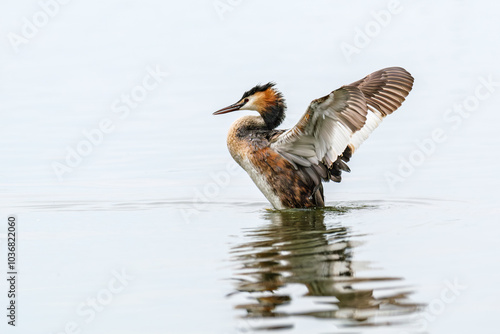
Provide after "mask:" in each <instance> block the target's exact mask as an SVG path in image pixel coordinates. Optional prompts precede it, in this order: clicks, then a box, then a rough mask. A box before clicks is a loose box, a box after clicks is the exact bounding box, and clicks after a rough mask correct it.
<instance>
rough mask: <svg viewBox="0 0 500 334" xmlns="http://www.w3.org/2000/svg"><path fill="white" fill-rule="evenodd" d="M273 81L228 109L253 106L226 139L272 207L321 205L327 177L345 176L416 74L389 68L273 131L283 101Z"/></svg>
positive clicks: (281, 114)
mask: <svg viewBox="0 0 500 334" xmlns="http://www.w3.org/2000/svg"><path fill="white" fill-rule="evenodd" d="M274 85H275V84H274V83H268V84H265V85H258V86H255V87H254V88H252V89H250V90H249V91H248V92H245V94H243V97H242V98H241V99H240V100H239V101H238V102H236V103H235V104H232V105H230V106H228V107H226V108H223V109H220V110H218V111H216V112H214V115H221V114H225V113H228V112H232V111H236V110H255V111H257V112H258V113H259V114H260V116H243V117H241V118H239V119H237V120H236V121H235V122H234V123H233V125H231V128H230V129H229V133H228V136H227V145H228V148H229V152H230V153H231V156H232V157H233V159H234V160H236V162H237V163H238V164H239V165H240V166H241V167H242V168H243V169H244V170H245V171H246V172H247V173H248V174H249V175H250V177H251V178H252V180H253V181H254V182H255V184H256V185H257V187H259V189H260V191H262V193H263V194H264V195H265V196H266V198H267V199H268V200H269V202H271V204H272V205H273V206H274V208H275V209H278V210H281V209H287V208H309V207H323V206H325V200H324V195H323V185H322V181H326V182H328V181H330V180H332V181H334V182H340V181H341V173H342V171H345V172H350V169H349V167H348V166H347V165H346V162H348V161H349V159H350V158H351V156H352V154H353V153H354V151H355V150H356V149H357V148H358V147H359V146H360V145H361V143H362V142H363V141H364V140H365V139H366V138H368V136H369V135H370V134H371V133H372V131H373V130H375V128H376V127H377V126H378V125H379V124H380V123H381V122H382V120H383V119H384V117H385V116H387V115H389V114H391V113H392V112H393V111H395V110H396V109H397V108H399V107H400V106H401V104H402V103H403V101H404V100H405V97H406V96H407V95H408V93H409V92H410V90H411V88H412V86H413V77H412V76H411V74H410V73H408V72H407V71H406V70H405V69H403V68H401V67H389V68H385V69H382V70H380V71H377V72H374V73H372V74H370V75H368V76H366V77H365V78H363V79H361V80H359V81H356V82H353V83H352V84H350V85H346V86H342V87H340V88H339V89H337V90H334V91H333V92H331V93H330V94H329V95H327V96H324V97H322V98H319V99H316V100H314V101H312V102H311V104H310V105H309V107H308V108H307V111H306V113H305V114H304V116H302V118H301V119H300V120H299V122H298V123H297V124H296V125H295V126H294V127H293V128H291V129H289V130H276V127H277V126H278V125H280V124H281V122H282V121H283V119H284V118H285V109H286V104H285V100H284V98H283V95H282V94H281V93H280V92H279V91H278V90H276V88H274Z"/></svg>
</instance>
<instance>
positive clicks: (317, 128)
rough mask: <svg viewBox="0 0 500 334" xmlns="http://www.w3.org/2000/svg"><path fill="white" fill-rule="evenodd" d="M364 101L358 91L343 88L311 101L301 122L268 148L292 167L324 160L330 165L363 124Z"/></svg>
mask: <svg viewBox="0 0 500 334" xmlns="http://www.w3.org/2000/svg"><path fill="white" fill-rule="evenodd" d="M366 113H367V105H366V100H365V98H364V96H363V93H362V92H361V90H360V89H359V88H356V87H352V86H344V87H342V88H339V89H337V90H335V91H333V92H332V93H330V94H329V95H327V96H324V97H322V98H319V99H316V100H314V101H312V102H311V104H310V105H309V107H308V108H307V111H306V113H305V114H304V116H303V117H302V118H301V119H300V121H299V122H298V123H297V125H295V126H294V127H293V128H291V129H290V130H288V131H286V132H284V133H283V134H281V135H280V136H278V137H277V138H275V139H274V141H273V142H272V143H271V148H272V149H274V150H276V151H277V152H278V153H280V154H281V155H282V156H284V157H285V158H286V159H287V160H289V161H290V162H291V163H292V164H294V166H295V167H297V165H300V166H304V167H310V166H311V165H317V164H318V163H320V162H322V161H323V160H326V161H327V162H328V163H327V166H330V165H331V163H333V162H334V161H335V160H336V159H337V157H338V156H339V155H341V154H342V152H344V150H345V148H346V146H347V145H348V144H349V142H350V140H351V137H352V135H353V134H354V133H356V132H357V131H359V130H360V129H361V128H362V127H363V126H364V124H365V121H366Z"/></svg>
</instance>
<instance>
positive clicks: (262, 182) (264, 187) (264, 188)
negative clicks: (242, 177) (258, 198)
mask: <svg viewBox="0 0 500 334" xmlns="http://www.w3.org/2000/svg"><path fill="white" fill-rule="evenodd" d="M240 165H241V167H242V168H243V169H244V170H245V171H246V172H247V173H248V175H250V178H251V179H252V180H253V182H254V183H255V184H256V185H257V187H258V188H259V189H260V191H261V192H262V193H263V194H264V196H266V198H267V200H268V201H269V202H271V204H272V205H273V206H274V208H275V209H277V210H283V209H286V207H285V206H284V205H283V204H282V203H281V200H280V198H279V197H278V195H276V194H275V193H274V191H273V189H272V187H271V185H270V184H269V183H268V182H267V180H266V178H265V176H264V175H263V174H262V173H259V171H258V170H257V169H256V168H255V166H254V165H253V164H252V163H251V162H250V160H248V159H247V158H244V159H242V161H241V162H240Z"/></svg>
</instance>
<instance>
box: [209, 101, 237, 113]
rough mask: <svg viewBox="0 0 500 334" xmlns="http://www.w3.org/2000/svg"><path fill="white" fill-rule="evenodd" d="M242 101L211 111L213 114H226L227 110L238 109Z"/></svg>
mask: <svg viewBox="0 0 500 334" xmlns="http://www.w3.org/2000/svg"><path fill="white" fill-rule="evenodd" d="M243 105H244V103H239V102H237V103H235V104H231V105H230V106H228V107H225V108H222V109H221V110H217V111H216V112H214V113H213V115H222V114H227V113H228V112H232V111H236V110H240V108H241V107H243Z"/></svg>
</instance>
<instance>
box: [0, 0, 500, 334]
mask: <svg viewBox="0 0 500 334" xmlns="http://www.w3.org/2000/svg"><path fill="white" fill-rule="evenodd" d="M235 3H236V2H235ZM213 5H214V4H213V3H212V2H203V1H196V2H189V3H163V2H156V1H151V2H148V3H147V4H140V3H136V2H131V1H130V2H125V3H124V2H123V1H122V2H118V1H111V2H109V1H108V2H106V4H103V3H100V2H97V1H90V2H89V1H87V2H85V3H79V2H70V3H69V4H67V5H64V6H61V7H60V10H59V12H58V13H57V14H56V15H55V16H54V17H52V18H50V20H49V22H48V23H47V24H46V25H45V26H44V27H42V28H40V29H39V31H38V32H37V34H36V35H35V36H34V37H32V38H29V40H28V43H26V44H22V45H20V47H19V52H18V53H15V52H14V50H13V47H12V46H11V44H10V43H9V39H8V38H4V39H3V41H2V42H0V48H1V50H2V54H4V58H3V61H2V62H0V70H1V73H2V76H1V79H0V92H2V103H1V106H0V108H1V109H0V110H1V115H2V116H1V122H0V129H1V131H0V143H1V145H0V147H1V150H2V154H1V155H0V156H1V157H2V158H1V159H2V161H1V164H0V183H1V187H2V192H1V194H0V199H1V206H0V217H3V218H0V221H3V223H2V224H0V225H1V226H2V227H0V236H1V237H2V238H1V239H0V247H1V249H2V253H1V254H2V255H1V258H2V259H4V260H0V261H4V262H2V263H4V264H2V265H1V266H0V268H2V271H1V272H2V273H5V272H4V271H3V270H4V269H5V265H6V264H5V262H6V260H5V258H6V252H5V249H6V245H5V241H6V240H5V239H4V237H5V233H6V228H7V223H6V221H7V217H8V215H12V214H15V215H16V216H17V219H18V221H19V227H18V228H19V229H18V233H19V234H18V238H19V251H18V259H19V263H18V268H19V269H18V270H19V285H18V292H19V295H18V327H19V328H17V329H13V328H11V326H7V325H6V321H5V317H4V320H3V323H2V324H1V325H0V326H2V327H5V332H7V333H11V332H12V333H14V332H15V331H16V330H17V331H18V332H21V333H30V332H34V331H36V332H38V333H58V334H59V333H71V332H75V331H78V330H79V332H81V333H115V332H119V333H138V332H146V333H160V332H161V333H165V332H166V333H218V334H219V333H253V332H258V333H266V332H269V333H274V332H276V333H470V332H481V333H496V328H497V326H498V325H497V322H496V321H495V320H496V318H497V316H498V314H499V312H500V307H499V306H498V303H497V299H498V295H499V294H500V288H499V286H498V281H499V280H500V271H499V270H498V265H497V264H496V263H497V259H498V257H499V255H500V248H499V247H498V240H499V237H500V229H499V228H498V217H499V213H500V212H499V211H500V210H499V209H498V199H499V198H498V189H499V188H500V182H499V178H498V168H499V167H500V166H499V162H500V156H499V151H498V149H497V148H498V146H499V143H500V140H499V136H498V131H497V129H496V128H497V124H498V121H500V116H499V115H500V114H499V113H498V112H497V105H498V103H500V98H499V96H500V94H499V93H500V92H499V89H498V84H497V83H496V82H498V81H500V71H499V68H498V64H497V60H498V56H499V48H498V46H497V44H495V43H493V42H492V41H495V40H496V38H497V36H498V33H500V26H499V24H498V23H497V20H496V16H495V14H496V13H497V12H498V8H497V7H498V5H495V4H490V3H486V2H484V3H482V4H481V3H478V2H472V1H451V0H450V1H444V2H442V3H440V4H436V3H432V2H430V1H420V2H418V3H407V2H404V3H402V10H401V11H399V12H398V13H397V14H395V15H393V16H391V20H390V23H388V24H387V26H385V27H383V29H381V30H380V32H379V33H378V34H376V36H374V37H373V38H372V39H371V41H370V43H369V45H367V46H366V47H363V48H362V49H360V52H359V53H357V54H355V55H353V56H352V59H351V61H350V62H349V61H348V60H347V59H346V57H345V56H344V55H343V53H342V51H341V48H340V45H341V44H342V42H346V43H352V42H353V38H354V36H355V34H356V31H357V30H356V29H358V28H359V29H365V26H366V24H368V23H369V22H372V21H373V20H374V16H373V11H376V12H377V13H379V12H380V11H381V10H387V8H388V3H387V2H384V1H375V2H373V1H372V2H364V3H363V5H361V4H357V5H356V6H355V7H354V5H352V4H349V3H337V2H330V1H316V2H314V4H311V3H305V2H304V3H295V4H293V5H291V4H289V3H288V2H280V1H276V2H273V3H268V2H263V1H254V2H251V3H250V2H241V3H239V4H238V5H232V6H233V7H231V8H232V10H229V11H227V12H225V13H224V14H223V19H221V18H220V16H219V15H218V13H217V11H216V10H215V9H214V6H213ZM5 7H6V8H5V10H3V11H1V13H0V22H2V23H1V24H2V28H4V29H2V31H4V32H6V33H8V32H14V33H17V34H20V33H21V29H22V24H23V19H22V18H23V17H27V18H29V19H31V17H32V16H33V15H34V14H35V13H36V12H37V11H39V10H40V5H39V4H37V3H35V2H34V3H29V2H16V3H11V4H9V5H8V8H7V5H5ZM264 9H265V10H264ZM7 13H8V14H7ZM386 66H403V67H405V68H406V69H407V70H409V71H410V72H411V73H412V74H413V76H414V77H415V85H414V89H413V91H412V92H411V93H410V95H409V97H408V100H407V101H406V102H405V103H404V104H403V107H402V108H401V109H400V110H398V111H397V112H395V113H394V115H391V116H390V117H389V118H388V119H387V120H386V121H384V123H383V124H382V125H381V127H380V128H379V129H377V130H376V131H375V132H374V133H373V134H372V135H371V137H370V138H369V139H368V140H367V141H366V142H365V143H364V144H363V146H362V147H361V148H360V149H359V151H358V152H356V154H355V155H354V157H353V159H352V160H351V162H350V163H349V166H350V168H351V170H352V172H351V173H350V174H346V175H345V176H343V182H342V183H340V184H334V183H329V184H326V185H325V197H326V203H327V205H328V208H325V209H323V210H292V211H284V212H278V211H273V210H271V206H270V204H269V203H267V202H266V200H265V198H264V197H263V195H262V194H261V193H260V192H259V190H258V189H257V187H255V185H254V184H253V183H252V181H251V180H250V179H249V177H248V176H246V174H245V173H244V172H243V171H242V170H241V169H239V168H237V166H235V165H234V163H233V162H232V160H231V158H230V156H229V153H228V152H227V149H226V144H225V137H226V133H227V129H228V128H229V126H230V124H231V123H232V122H233V121H234V120H235V119H236V118H237V117H239V116H240V115H242V114H243V113H240V114H236V113H235V114H229V115H224V116H217V117H215V116H212V115H211V113H212V112H213V111H215V110H217V109H219V108H221V107H224V106H226V105H228V104H230V103H233V102H235V101H236V100H237V99H238V98H239V97H240V96H241V94H242V93H243V92H244V91H245V90H248V89H249V88H251V87H252V86H253V85H255V84H257V83H262V82H267V81H270V80H274V81H276V82H277V84H278V88H279V89H281V90H282V91H283V93H284V95H285V97H286V98H287V101H288V104H289V110H288V117H287V119H286V121H285V124H284V125H283V127H285V128H286V127H290V126H293V124H294V123H295V122H296V121H297V120H298V119H299V117H300V116H301V114H302V113H303V111H304V110H305V109H306V107H307V105H308V102H309V101H311V100H313V99H314V98H318V97H320V96H322V95H324V94H326V93H328V92H329V91H331V90H332V89H335V88H337V87H339V86H341V85H343V84H346V83H349V82H353V81H355V80H357V79H359V78H361V77H362V76H364V75H366V74H368V73H370V72H372V71H375V70H377V69H380V68H383V67H386ZM152 72H153V73H156V80H157V81H154V79H152V78H154V77H151V73H152ZM165 73H168V74H165ZM147 76H150V77H149V79H147V80H146V81H147V84H149V86H148V87H149V88H150V89H147V90H146V95H145V96H144V98H143V99H142V100H140V101H137V103H133V104H127V103H126V102H124V101H123V96H124V95H125V96H126V95H131V94H134V92H135V94H140V93H137V92H138V91H139V90H141V88H140V87H144V80H145V78H146V77H147ZM488 81H490V82H491V84H489V85H486V86H485V84H484V82H488ZM155 83H156V84H155ZM152 86H154V87H152ZM137 87H139V88H137ZM478 87H479V88H478ZM477 92H479V95H477ZM141 96H142V95H141ZM474 98H475V100H474ZM474 101H477V105H476V104H473V103H474ZM117 103H118V104H117ZM457 105H458V108H462V109H461V111H460V109H457V107H456V106H457ZM464 110H465V112H464ZM103 121H104V124H107V126H103V125H102V124H103V123H102V122H103ZM106 122H107V123H106ZM110 124H111V125H110ZM103 129H104V130H106V132H104V131H103ZM436 131H437V133H438V134H439V135H438V136H437V137H438V140H436V139H435V137H436ZM98 133H101V134H102V136H101V135H99V134H98ZM433 134H434V135H433ZM433 136H434V137H433ZM89 138H91V139H92V140H93V143H91V144H90V145H89V144H85V143H86V142H89V141H90V139H89ZM85 145H87V146H85ZM78 149H80V151H81V152H84V153H85V154H80V157H79V158H78V157H75V154H74V153H71V152H73V151H78ZM68 156H70V158H68ZM67 159H70V163H71V166H70V165H68V163H67V162H68V160H67ZM410 160H411V161H413V163H412V164H410V165H408V163H407V162H405V161H410ZM58 164H60V165H58ZM61 165H63V166H64V165H65V166H66V169H62V170H61V169H59V170H58V169H57V168H56V167H54V166H58V167H59V168H61ZM55 168H56V169H55ZM388 173H391V174H388ZM58 174H59V175H58ZM7 290H8V287H7V284H6V281H5V280H4V279H2V280H0V291H2V293H1V294H2V296H4V297H2V298H0V299H1V301H0V303H2V305H7V304H6V303H7V298H6V297H5V292H6V291H7Z"/></svg>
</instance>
